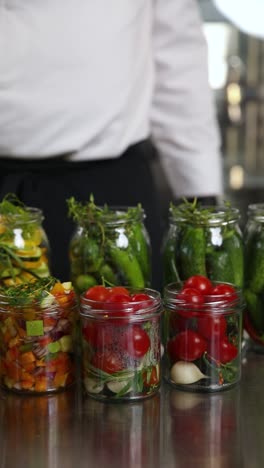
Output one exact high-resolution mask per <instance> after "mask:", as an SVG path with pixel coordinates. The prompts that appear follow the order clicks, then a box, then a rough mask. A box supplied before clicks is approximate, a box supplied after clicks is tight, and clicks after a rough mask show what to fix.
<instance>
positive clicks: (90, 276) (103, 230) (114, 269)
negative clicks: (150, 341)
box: [69, 208, 151, 294]
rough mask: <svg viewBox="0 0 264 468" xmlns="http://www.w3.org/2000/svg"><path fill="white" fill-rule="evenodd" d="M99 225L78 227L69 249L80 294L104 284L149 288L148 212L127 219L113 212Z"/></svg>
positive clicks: (102, 219) (116, 211) (76, 286)
mask: <svg viewBox="0 0 264 468" xmlns="http://www.w3.org/2000/svg"><path fill="white" fill-rule="evenodd" d="M111 210H112V214H111V216H110V215H109V216H105V217H102V218H101V219H100V222H95V223H92V222H90V223H88V222H86V223H84V224H83V225H82V226H80V225H79V226H77V227H76V230H75V233H74V234H73V236H72V239H71V241H70V246H69V256H70V257H69V258H70V266H71V279H72V282H73V285H74V287H75V289H76V291H77V292H78V293H79V294H81V293H82V292H84V291H85V290H87V289H88V288H90V287H91V286H94V285H96V284H102V281H104V282H105V283H106V284H109V285H122V284H124V285H126V286H132V287H149V286H150V283H151V245H150V238H149V235H148V232H147V229H146V227H145V224H144V218H145V213H144V212H142V213H136V214H134V215H133V212H132V214H131V215H129V216H127V213H129V211H128V209H127V210H126V209H125V208H124V209H123V211H121V210H116V209H114V208H112V209H111Z"/></svg>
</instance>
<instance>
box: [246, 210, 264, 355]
mask: <svg viewBox="0 0 264 468" xmlns="http://www.w3.org/2000/svg"><path fill="white" fill-rule="evenodd" d="M244 243H245V288H244V297H245V300H246V311H245V314H244V327H245V329H246V331H247V333H248V334H249V336H250V338H251V339H252V340H253V342H252V344H255V345H256V348H257V349H258V350H259V351H262V352H263V351H264V315H263V308H264V204H263V203H256V204H251V205H249V206H248V219H247V223H246V226H245V231H244Z"/></svg>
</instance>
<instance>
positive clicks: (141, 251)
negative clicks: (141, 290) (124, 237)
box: [129, 223, 151, 282]
mask: <svg viewBox="0 0 264 468" xmlns="http://www.w3.org/2000/svg"><path fill="white" fill-rule="evenodd" d="M143 229H144V227H143V226H142V225H141V224H140V223H135V224H134V225H133V226H132V228H131V232H130V236H129V242H130V246H131V248H132V250H133V253H134V255H135V257H136V258H137V260H138V262H139V264H140V267H141V270H142V273H143V275H144V278H145V281H146V282H147V281H150V276H151V262H150V244H149V242H148V239H147V237H145V235H144V230H143Z"/></svg>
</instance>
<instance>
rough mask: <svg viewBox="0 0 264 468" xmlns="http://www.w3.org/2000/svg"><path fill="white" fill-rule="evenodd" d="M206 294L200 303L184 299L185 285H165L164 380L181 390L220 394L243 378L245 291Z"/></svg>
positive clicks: (163, 328) (163, 329) (236, 290)
mask: <svg viewBox="0 0 264 468" xmlns="http://www.w3.org/2000/svg"><path fill="white" fill-rule="evenodd" d="M234 290H235V294H233V293H231V294H230V295H229V296H228V295H226V296H225V297H223V296H222V298H221V296H220V297H219V296H212V295H211V296H210V295H208V296H205V301H204V303H203V304H201V305H200V306H197V305H193V306H192V305H191V304H186V303H184V302H183V301H182V300H179V293H180V291H181V284H176V283H174V284H171V285H168V286H167V287H166V288H165V293H164V315H163V326H162V335H163V345H164V350H165V352H164V357H163V360H164V367H163V368H164V378H165V380H166V382H168V383H169V384H170V385H172V386H173V387H175V388H179V389H184V390H190V391H201V392H215V391H221V390H224V389H226V388H230V387H231V386H233V385H235V384H237V383H238V382H239V380H240V376H241V336H242V311H243V307H244V305H243V300H242V291H241V290H239V289H238V288H236V289H234Z"/></svg>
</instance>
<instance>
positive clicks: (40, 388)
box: [35, 376, 48, 392]
mask: <svg viewBox="0 0 264 468" xmlns="http://www.w3.org/2000/svg"><path fill="white" fill-rule="evenodd" d="M47 388H48V382H47V378H46V377H44V376H41V377H36V382H35V391H36V392H45V391H46V390H47Z"/></svg>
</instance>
